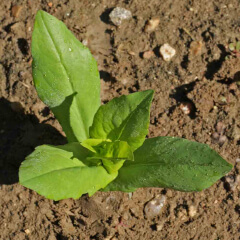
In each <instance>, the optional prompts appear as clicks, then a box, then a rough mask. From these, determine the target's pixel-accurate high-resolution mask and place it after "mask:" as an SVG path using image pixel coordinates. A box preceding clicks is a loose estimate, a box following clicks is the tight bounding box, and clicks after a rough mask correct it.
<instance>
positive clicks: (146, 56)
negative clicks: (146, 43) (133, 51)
mask: <svg viewBox="0 0 240 240" xmlns="http://www.w3.org/2000/svg"><path fill="white" fill-rule="evenodd" d="M153 56H154V52H153V51H151V50H150V51H146V52H144V53H143V58H144V59H150V58H151V57H153Z"/></svg>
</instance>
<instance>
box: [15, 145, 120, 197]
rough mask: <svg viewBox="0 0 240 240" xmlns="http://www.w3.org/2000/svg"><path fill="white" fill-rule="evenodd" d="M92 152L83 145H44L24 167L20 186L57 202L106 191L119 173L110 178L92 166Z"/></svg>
mask: <svg viewBox="0 0 240 240" xmlns="http://www.w3.org/2000/svg"><path fill="white" fill-rule="evenodd" d="M89 153H90V152H89V150H88V149H85V148H83V147H82V146H81V145H80V144H79V143H69V144H66V145H64V146H49V145H42V146H39V147H37V148H36V150H35V151H34V152H33V153H32V154H30V155H29V156H28V157H27V158H26V160H25V161H24V162H23V163H22V165H21V167H20V171H19V182H20V184H22V185H23V186H25V187H28V188H30V189H32V190H34V191H36V192H37V193H39V194H41V195H43V196H45V197H46V198H49V199H53V200H60V199H66V198H74V199H77V198H79V197H80V196H81V195H82V194H85V193H88V194H89V195H90V196H91V195H93V194H94V193H95V192H96V191H97V190H99V189H100V188H104V187H106V185H107V184H108V183H109V182H111V181H112V180H113V179H114V178H115V177H116V176H117V172H116V173H113V174H109V173H108V172H107V171H106V170H105V168H104V167H103V166H93V165H91V166H90V165H89V164H88V161H87V160H86V158H87V157H88V156H89Z"/></svg>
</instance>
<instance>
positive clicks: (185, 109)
mask: <svg viewBox="0 0 240 240" xmlns="http://www.w3.org/2000/svg"><path fill="white" fill-rule="evenodd" d="M180 109H181V110H182V111H183V113H184V114H186V115H189V114H190V113H191V111H192V109H193V106H192V104H191V103H190V102H183V103H181V104H180Z"/></svg>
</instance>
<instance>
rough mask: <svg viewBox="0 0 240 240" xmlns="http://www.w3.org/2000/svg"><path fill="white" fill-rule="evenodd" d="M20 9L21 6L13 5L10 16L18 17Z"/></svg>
mask: <svg viewBox="0 0 240 240" xmlns="http://www.w3.org/2000/svg"><path fill="white" fill-rule="evenodd" d="M21 10H22V6H18V5H15V6H13V7H12V9H11V11H12V16H13V17H18V16H19V14H20V12H21Z"/></svg>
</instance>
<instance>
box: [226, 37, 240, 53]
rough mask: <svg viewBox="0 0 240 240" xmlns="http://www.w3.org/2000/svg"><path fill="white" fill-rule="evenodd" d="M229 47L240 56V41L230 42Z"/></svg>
mask: <svg viewBox="0 0 240 240" xmlns="http://www.w3.org/2000/svg"><path fill="white" fill-rule="evenodd" d="M228 49H229V50H230V54H231V55H232V56H235V57H240V42H239V41H238V42H236V43H230V44H229V45H228Z"/></svg>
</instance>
